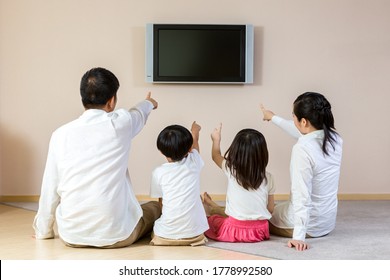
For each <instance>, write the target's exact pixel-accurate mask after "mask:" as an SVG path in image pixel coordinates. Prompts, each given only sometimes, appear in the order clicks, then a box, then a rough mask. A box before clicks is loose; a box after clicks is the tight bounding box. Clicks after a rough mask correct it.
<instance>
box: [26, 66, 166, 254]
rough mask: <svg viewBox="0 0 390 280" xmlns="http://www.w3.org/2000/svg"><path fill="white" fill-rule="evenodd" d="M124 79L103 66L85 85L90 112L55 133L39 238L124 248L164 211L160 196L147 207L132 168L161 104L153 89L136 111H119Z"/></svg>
mask: <svg viewBox="0 0 390 280" xmlns="http://www.w3.org/2000/svg"><path fill="white" fill-rule="evenodd" d="M118 88H119V81H118V79H117V78H116V77H115V75H114V74H113V73H111V72H110V71H108V70H106V69H104V68H93V69H91V70H89V71H87V72H86V73H85V74H84V75H83V77H82V79H81V84H80V93H81V98H82V103H83V105H84V108H85V112H84V113H83V114H82V115H81V116H80V117H79V118H78V119H76V120H74V121H72V122H70V123H68V124H65V125H63V126H62V127H60V128H58V129H57V130H56V131H55V132H54V133H53V135H52V137H51V140H50V145H49V151H48V156H47V162H46V168H45V172H44V175H43V182H42V190H41V197H40V201H39V210H38V213H37V215H36V217H35V219H34V223H33V228H34V229H35V237H36V238H37V239H47V238H54V231H53V225H54V221H56V222H57V226H58V233H59V236H60V238H61V239H62V240H63V241H64V242H65V244H66V245H68V246H72V247H88V246H93V247H101V248H119V247H125V246H129V245H131V244H132V243H134V242H135V241H137V240H138V239H140V238H142V237H143V236H145V235H146V234H147V233H149V232H150V231H151V230H152V228H153V223H154V221H155V220H156V219H157V218H158V217H159V216H160V215H161V208H160V207H159V205H158V203H157V202H148V203H146V204H143V205H142V206H141V205H140V204H139V202H138V201H137V199H136V197H135V194H134V193H133V187H132V185H131V180H130V177H129V173H128V157H129V152H130V147H131V141H132V139H133V138H134V137H135V136H136V135H137V134H138V133H139V132H140V131H141V129H142V128H143V127H144V125H145V123H146V120H147V118H148V115H149V114H150V113H151V111H152V110H153V109H156V108H157V106H158V103H157V102H156V100H154V99H153V98H152V97H151V94H150V93H149V94H148V95H147V97H146V100H144V101H142V102H140V103H139V104H138V105H136V106H134V107H133V108H131V109H130V110H128V111H127V110H124V109H118V110H115V106H116V101H117V90H118Z"/></svg>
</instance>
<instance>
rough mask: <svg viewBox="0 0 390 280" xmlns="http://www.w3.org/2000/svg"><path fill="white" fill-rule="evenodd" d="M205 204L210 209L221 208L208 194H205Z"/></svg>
mask: <svg viewBox="0 0 390 280" xmlns="http://www.w3.org/2000/svg"><path fill="white" fill-rule="evenodd" d="M203 204H206V205H208V206H209V207H219V205H218V204H217V203H215V202H214V201H213V200H212V198H211V196H210V195H209V194H208V193H207V192H205V193H204V194H203Z"/></svg>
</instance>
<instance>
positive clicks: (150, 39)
mask: <svg viewBox="0 0 390 280" xmlns="http://www.w3.org/2000/svg"><path fill="white" fill-rule="evenodd" d="M229 28H230V29H232V28H233V29H240V30H241V32H242V33H243V34H242V36H245V38H243V39H244V40H243V41H244V45H242V46H241V48H242V49H241V52H245V55H244V56H243V58H244V60H243V61H241V67H242V69H241V76H243V77H241V79H240V80H234V81H231V80H226V79H225V80H200V79H199V77H189V76H168V77H159V76H158V71H157V65H158V62H157V61H156V55H155V52H156V51H157V49H156V47H157V46H156V44H155V40H154V38H156V36H157V35H158V31H159V30H160V29H182V30H186V29H189V30H191V29H192V30H198V29H206V30H208V29H210V30H213V29H222V30H223V29H226V30H229ZM145 43H146V46H145V54H146V59H145V64H146V65H145V70H146V77H145V79H146V82H148V83H201V84H252V83H253V64H254V28H253V25H251V24H156V23H147V24H146V38H145Z"/></svg>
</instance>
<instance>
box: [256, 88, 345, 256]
mask: <svg viewBox="0 0 390 280" xmlns="http://www.w3.org/2000/svg"><path fill="white" fill-rule="evenodd" d="M261 109H262V111H263V115H264V120H266V121H270V120H271V121H272V122H273V123H274V124H276V125H277V126H279V127H280V128H282V129H283V130H285V131H286V132H288V133H289V134H291V135H292V136H294V137H296V138H299V139H298V142H297V143H296V144H295V145H294V147H293V150H292V154H291V164H290V176H291V194H290V200H289V201H286V202H283V203H280V204H277V205H276V206H275V211H274V213H273V214H272V219H271V220H270V231H271V233H272V234H276V235H280V236H284V237H290V238H292V240H289V241H288V243H287V245H288V246H289V247H295V248H296V249H297V250H299V251H302V250H305V249H307V248H308V244H307V243H306V242H305V237H320V236H324V235H326V234H328V233H330V232H331V231H332V230H333V229H334V228H335V224H336V215H337V191H338V184H339V177H340V164H341V155H342V142H343V141H342V139H341V137H340V136H339V135H338V133H337V132H336V131H335V127H334V119H333V114H332V110H331V105H330V103H329V102H328V100H327V99H326V98H325V97H324V96H323V95H322V94H319V93H315V92H306V93H304V94H302V95H300V96H298V98H297V99H296V100H295V102H294V105H293V119H294V121H293V122H292V121H287V120H284V119H282V118H281V117H278V116H276V115H275V114H274V113H273V112H272V111H269V110H266V109H265V108H264V107H263V106H261Z"/></svg>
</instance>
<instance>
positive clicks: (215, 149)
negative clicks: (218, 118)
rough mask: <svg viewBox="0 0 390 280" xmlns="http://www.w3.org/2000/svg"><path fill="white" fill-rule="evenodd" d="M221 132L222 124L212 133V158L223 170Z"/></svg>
mask: <svg viewBox="0 0 390 280" xmlns="http://www.w3.org/2000/svg"><path fill="white" fill-rule="evenodd" d="M221 130H222V123H220V124H219V126H218V127H216V128H215V129H214V131H213V132H212V133H211V140H212V141H213V144H212V147H211V158H212V159H213V161H214V162H215V164H216V165H218V166H219V168H222V162H223V160H224V158H223V156H222V154H221Z"/></svg>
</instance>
